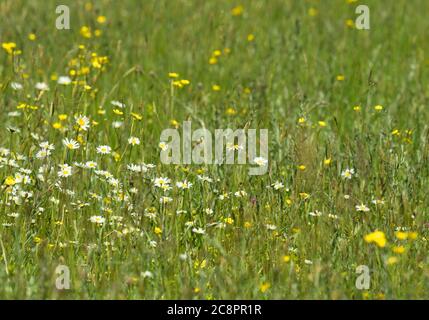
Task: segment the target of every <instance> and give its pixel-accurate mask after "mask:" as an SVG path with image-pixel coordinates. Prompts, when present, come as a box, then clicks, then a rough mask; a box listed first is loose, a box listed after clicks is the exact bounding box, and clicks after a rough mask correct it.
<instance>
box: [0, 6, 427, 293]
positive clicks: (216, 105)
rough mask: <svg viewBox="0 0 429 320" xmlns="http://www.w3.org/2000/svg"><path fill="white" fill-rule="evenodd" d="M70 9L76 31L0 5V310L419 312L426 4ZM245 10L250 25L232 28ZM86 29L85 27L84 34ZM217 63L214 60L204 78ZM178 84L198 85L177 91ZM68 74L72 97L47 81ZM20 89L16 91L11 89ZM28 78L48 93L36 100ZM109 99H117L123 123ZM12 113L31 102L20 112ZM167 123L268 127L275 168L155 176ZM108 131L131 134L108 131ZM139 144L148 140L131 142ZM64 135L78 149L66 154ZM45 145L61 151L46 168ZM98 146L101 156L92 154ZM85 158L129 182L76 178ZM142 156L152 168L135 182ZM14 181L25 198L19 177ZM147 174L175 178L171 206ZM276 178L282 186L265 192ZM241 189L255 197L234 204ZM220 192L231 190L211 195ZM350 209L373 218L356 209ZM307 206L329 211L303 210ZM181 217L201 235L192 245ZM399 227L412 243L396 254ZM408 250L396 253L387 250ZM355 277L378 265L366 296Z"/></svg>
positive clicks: (202, 169)
mask: <svg viewBox="0 0 429 320" xmlns="http://www.w3.org/2000/svg"><path fill="white" fill-rule="evenodd" d="M63 4H67V5H69V7H70V15H71V23H70V24H71V29H70V30H57V29H56V28H55V19H56V18H57V16H58V15H57V14H56V13H55V7H56V5H57V3H56V2H55V1H41V0H38V1H31V2H30V1H23V0H13V1H12V0H3V1H1V2H0V12H1V21H0V42H1V43H8V42H14V43H16V48H15V52H16V50H21V51H22V53H21V54H19V55H10V54H8V53H7V52H6V51H7V50H4V49H1V48H0V50H1V52H0V61H1V65H0V84H1V85H0V103H1V105H2V110H3V112H2V113H1V115H0V123H1V125H0V147H2V148H5V149H0V151H1V152H0V156H1V157H0V182H2V186H1V189H0V190H1V191H0V201H1V202H0V245H1V246H0V247H1V260H0V262H1V263H0V282H1V283H2V285H1V286H0V298H4V299H12V298H20V299H28V298H30V299H63V298H68V299H379V298H386V299H409V298H417V299H422V298H428V294H427V292H429V291H428V290H429V279H428V277H429V260H428V255H427V252H428V244H427V239H426V237H427V232H428V231H427V228H428V222H429V216H428V215H429V212H428V209H429V198H428V197H427V188H428V185H429V170H428V165H427V164H428V160H429V147H428V134H429V131H428V125H427V120H428V119H429V112H428V111H427V103H428V91H427V88H426V83H428V80H429V76H428V71H429V70H428V69H429V63H428V62H429V60H428V57H427V52H429V44H428V42H427V36H426V33H427V30H428V28H429V20H428V19H427V15H426V12H428V10H429V3H428V2H427V1H424V0H414V1H405V0H401V1H399V0H398V1H394V2H393V1H392V2H391V3H390V2H389V4H387V3H386V2H385V1H375V0H368V1H361V0H359V1H357V2H355V3H351V4H350V3H348V2H347V1H346V0H335V1H310V0H308V1H298V0H297V1H292V0H289V1H282V0H270V1H253V0H252V1H245V0H242V1H241V2H240V1H237V2H235V1H226V0H216V1H197V0H192V1H190V0H186V1H185V0H154V1H152V0H147V1H146V0H145V1H137V0H136V1H113V0H112V1H107V0H106V1H104V0H100V1H93V2H92V6H91V7H90V6H88V5H86V2H85V1H63ZM240 4H241V5H242V6H243V8H244V10H243V12H242V14H240V15H237V16H234V15H232V13H231V10H232V9H233V8H234V7H236V6H238V5H240ZM359 4H366V5H368V6H369V8H370V22H371V29H370V30H366V31H364V30H357V29H355V28H350V27H348V26H347V25H346V20H347V19H352V20H354V19H355V18H356V17H357V15H356V14H355V8H356V6H357V5H359ZM310 8H313V9H316V10H317V11H316V13H317V14H316V15H310V14H309V10H310ZM310 11H314V10H310ZM99 15H103V16H106V22H105V23H104V24H100V23H98V22H97V17H98V16H99ZM82 26H88V27H90V28H91V37H90V38H85V37H83V36H82V34H81V32H80V30H81V27H82ZM96 29H99V30H101V35H100V36H95V30H96ZM30 33H34V34H35V35H36V37H37V38H36V40H35V41H30V40H29V39H28V35H29V34H30ZM249 34H253V35H254V40H253V41H249V40H248V37H249ZM79 45H83V46H82V47H81V48H80V49H79ZM215 50H220V51H221V55H220V56H219V57H218V58H217V59H218V61H217V63H216V64H209V59H210V58H211V57H212V55H213V54H214V53H213V52H214V51H215ZM94 52H96V53H97V55H98V56H107V57H108V62H107V63H106V64H104V65H103V67H102V68H96V67H94V64H92V62H91V53H94ZM86 67H88V68H89V69H86ZM82 68H83V70H82ZM71 70H74V71H76V72H79V71H83V74H77V75H74V76H72V75H70V71H71ZM86 70H88V73H87V74H86V73H85V72H86ZM170 72H176V73H178V74H179V75H180V77H179V78H178V79H187V80H189V81H190V84H189V85H186V86H184V87H183V88H178V87H175V86H173V84H172V82H173V81H174V80H175V79H171V78H169V75H168V74H169V73H170ZM62 75H69V76H70V77H71V78H72V79H73V80H77V83H76V84H70V85H67V86H64V85H58V84H57V82H56V78H57V77H58V76H62ZM338 75H343V76H344V77H345V79H344V80H343V81H339V80H338V79H337V76H338ZM12 82H18V83H20V84H22V85H23V89H22V90H13V89H12V88H11V83H12ZM36 82H45V83H47V84H48V85H49V87H50V90H49V91H44V92H43V93H40V92H39V91H38V90H36V89H34V85H35V83H36ZM85 85H88V86H90V88H89V87H87V88H86V89H85ZM213 85H219V86H220V87H221V90H220V91H214V90H212V86H213ZM112 100H118V101H121V102H123V103H125V104H126V108H124V109H121V111H123V114H122V115H119V114H115V113H114V111H113V110H114V109H115V108H116V107H114V106H112V105H111V103H110V102H111V101H112ZM22 103H24V104H26V105H27V106H36V107H37V108H24V109H17V106H18V105H20V104H21V105H22ZM376 105H381V106H383V109H382V110H381V111H377V110H375V109H374V107H375V106H376ZM355 106H360V110H358V111H356V110H355V109H354V107H355ZM33 109H34V110H33ZM16 111H18V112H19V114H18V115H17V114H14V113H12V114H11V112H15V113H16ZM132 113H134V114H138V115H139V116H141V117H142V119H141V120H138V119H136V117H135V116H133V115H132ZM61 114H64V115H67V119H65V120H59V118H58V116H59V115H61ZM80 114H81V115H86V116H87V117H89V118H90V120H91V122H93V121H94V122H96V123H91V126H90V128H89V130H88V131H79V130H78V128H77V127H76V123H75V119H74V117H75V116H78V115H80ZM14 115H15V116H14ZM301 118H302V119H304V120H301V121H299V119H301ZM172 120H175V121H176V122H177V123H178V124H179V125H181V124H182V123H183V121H185V120H191V121H192V124H193V128H194V129H196V128H198V127H202V126H205V127H207V128H208V129H209V130H210V131H211V132H214V130H215V129H216V128H243V127H245V126H246V125H247V126H248V127H249V128H256V129H262V128H268V129H269V171H268V173H267V174H265V175H262V176H249V175H248V174H247V169H248V168H247V166H246V165H230V166H215V165H207V166H201V165H188V166H178V165H164V164H162V163H161V161H160V157H159V153H160V150H159V148H158V143H159V137H160V134H161V131H162V130H164V129H166V128H170V127H173V126H174V122H172ZM115 121H121V122H123V124H122V126H121V127H120V128H114V127H113V123H114V122H115ZM320 121H323V122H325V123H326V126H323V123H322V124H321V123H320ZM58 123H60V124H61V125H58ZM179 129H180V128H179ZM395 130H398V131H395ZM407 130H410V131H407ZM130 136H135V137H138V138H139V139H140V140H141V144H140V145H137V146H131V145H129V144H128V142H127V141H128V138H129V137H130ZM65 137H67V138H74V139H77V140H79V141H80V148H79V149H76V150H66V148H65V147H64V146H63V144H62V139H64V138H65ZM43 141H49V142H50V143H51V144H54V145H55V150H52V154H51V155H50V156H49V157H48V158H45V159H38V158H36V154H37V152H38V151H39V150H40V147H39V143H41V142H43ZM100 145H109V146H110V147H111V148H112V153H111V154H109V155H100V154H97V153H96V147H97V146H100ZM6 149H7V150H6ZM8 151H9V152H8ZM21 156H24V157H21ZM325 159H331V162H330V163H329V164H326V163H325V162H324V160H325ZM11 160H15V162H16V165H14V163H15V162H13V161H12V162H11ZM86 161H96V162H97V164H98V169H100V170H106V171H108V172H110V173H111V174H112V175H113V177H115V178H117V179H118V180H119V181H120V183H121V187H119V188H118V187H115V186H112V185H110V184H109V183H108V182H107V181H106V179H104V178H100V177H99V175H96V174H95V173H94V170H90V169H82V168H79V167H77V166H75V165H73V163H75V162H86ZM141 162H145V163H152V164H154V165H156V167H155V168H153V169H149V170H148V171H147V172H146V173H132V172H130V171H129V170H127V165H128V164H130V163H141ZM63 163H67V164H70V165H72V166H73V174H72V175H71V176H70V177H67V178H60V177H58V175H57V172H58V170H59V166H58V165H59V164H63ZM299 166H305V169H304V170H302V169H303V168H301V169H300V168H299ZM41 167H46V168H47V170H46V171H45V172H44V173H42V174H40V172H39V170H40V168H41ZM346 168H354V170H355V171H356V174H355V175H353V177H352V179H344V178H342V177H341V173H342V172H343V171H344V170H345V169H346ZM22 169H26V170H29V171H28V176H29V177H30V178H31V181H30V183H29V184H24V182H19V179H16V173H17V172H19V170H22ZM197 175H204V176H207V177H210V178H212V179H213V182H212V183H202V182H201V181H199V179H198V178H197ZM12 177H15V179H12ZM156 177H169V178H170V179H171V180H172V187H173V188H172V190H170V191H168V192H166V193H165V194H166V195H168V196H169V197H171V198H172V201H171V202H170V203H168V204H166V205H165V206H162V205H161V204H160V202H159V198H160V197H161V196H162V195H164V192H162V191H161V190H160V189H159V188H156V187H154V185H153V182H152V179H153V178H156ZM185 179H187V180H188V181H191V182H192V183H193V186H192V187H191V188H190V189H189V190H185V191H181V190H179V189H178V188H177V187H176V186H175V183H176V182H178V181H183V180H185ZM276 181H281V182H282V183H283V184H284V186H285V187H284V188H283V189H280V190H274V189H273V188H267V186H268V185H272V184H273V183H275V182H276ZM133 188H136V190H133ZM287 189H288V190H287ZM240 190H245V191H246V193H247V195H246V196H244V197H241V198H238V197H236V196H235V195H234V193H235V192H237V191H240ZM20 191H26V192H31V193H32V197H30V198H28V199H26V198H25V197H23V196H22V194H21V193H20ZM133 191H136V192H133ZM223 193H228V195H229V196H228V198H226V199H224V200H221V199H219V196H220V195H221V194H223ZM94 194H95V195H94ZM346 195H347V196H348V199H346V198H347V197H346V198H345V196H346ZM374 199H378V200H384V204H378V205H375V204H373V203H372V202H371V201H372V200H374ZM361 203H363V204H365V205H366V206H367V207H368V208H369V209H370V210H369V211H368V212H358V211H356V208H355V206H356V205H359V204H361ZM39 208H43V211H41V209H39ZM207 208H211V209H213V214H212V215H210V214H207V212H206V210H205V209H207ZM178 210H184V211H186V212H183V213H179V214H177V213H176V212H177V211H178ZM316 210H318V211H320V212H322V213H323V214H322V215H321V216H319V217H313V216H311V215H309V213H310V212H315V211H316ZM13 213H18V214H19V215H13ZM148 213H153V218H150V217H149V216H150V214H148ZM329 214H331V215H336V216H337V219H334V218H332V216H329ZM98 215H100V216H103V217H104V218H105V219H106V221H105V223H104V224H103V225H101V226H99V225H97V224H94V223H92V222H91V221H90V217H91V216H98ZM228 218H231V219H232V220H229V219H228ZM189 222H193V223H194V227H201V228H203V229H205V231H206V233H205V234H204V235H199V234H196V233H194V232H192V228H193V227H192V226H189ZM222 224H224V227H219V225H220V226H222ZM267 224H268V225H275V226H276V229H275V230H271V229H270V228H267ZM155 228H160V229H161V230H162V233H160V234H157V233H156V232H155ZM397 228H404V230H407V232H410V233H408V235H411V236H413V235H415V233H417V237H416V238H415V239H406V240H399V239H398V238H397V234H396V233H395V232H396V230H397ZM375 230H380V231H382V232H383V233H384V234H385V236H386V239H387V243H386V245H385V246H382V247H380V246H378V245H377V244H376V243H367V242H366V241H365V240H364V237H365V235H367V234H370V233H371V232H373V231H375ZM151 241H156V247H154V246H152V245H151ZM152 244H153V242H152ZM400 246H403V247H404V249H405V252H403V253H395V252H394V250H395V248H396V247H400ZM396 249H397V248H396ZM396 251H397V250H396ZM183 254H186V259H183ZM285 256H286V258H285ZM392 257H394V258H392ZM306 260H309V261H311V262H312V264H310V263H308V261H307V263H306ZM60 264H61V265H66V266H68V267H69V268H70V276H71V289H70V290H63V291H60V290H57V289H56V288H55V279H56V277H57V275H56V274H55V268H56V267H57V266H58V265H60ZM359 265H367V266H368V267H369V269H370V271H371V283H370V288H369V289H368V290H358V289H357V288H356V287H355V281H356V278H357V276H358V274H356V272H355V270H356V267H357V266H359ZM146 271H150V272H151V273H152V275H153V276H152V277H145V276H144V273H145V272H146Z"/></svg>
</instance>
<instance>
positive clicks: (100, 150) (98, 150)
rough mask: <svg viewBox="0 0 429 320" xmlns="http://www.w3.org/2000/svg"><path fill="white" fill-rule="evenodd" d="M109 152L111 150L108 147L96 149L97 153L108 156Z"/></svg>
mask: <svg viewBox="0 0 429 320" xmlns="http://www.w3.org/2000/svg"><path fill="white" fill-rule="evenodd" d="M110 152H112V148H110V147H109V146H98V147H97V153H101V154H109V153H110Z"/></svg>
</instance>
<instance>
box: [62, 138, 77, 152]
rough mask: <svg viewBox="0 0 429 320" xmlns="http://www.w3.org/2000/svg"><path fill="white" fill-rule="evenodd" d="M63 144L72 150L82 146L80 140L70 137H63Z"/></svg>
mask: <svg viewBox="0 0 429 320" xmlns="http://www.w3.org/2000/svg"><path fill="white" fill-rule="evenodd" d="M63 145H64V146H65V147H66V148H67V149H70V150H74V149H79V147H80V145H79V142H77V141H76V140H74V139H68V138H65V139H63Z"/></svg>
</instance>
